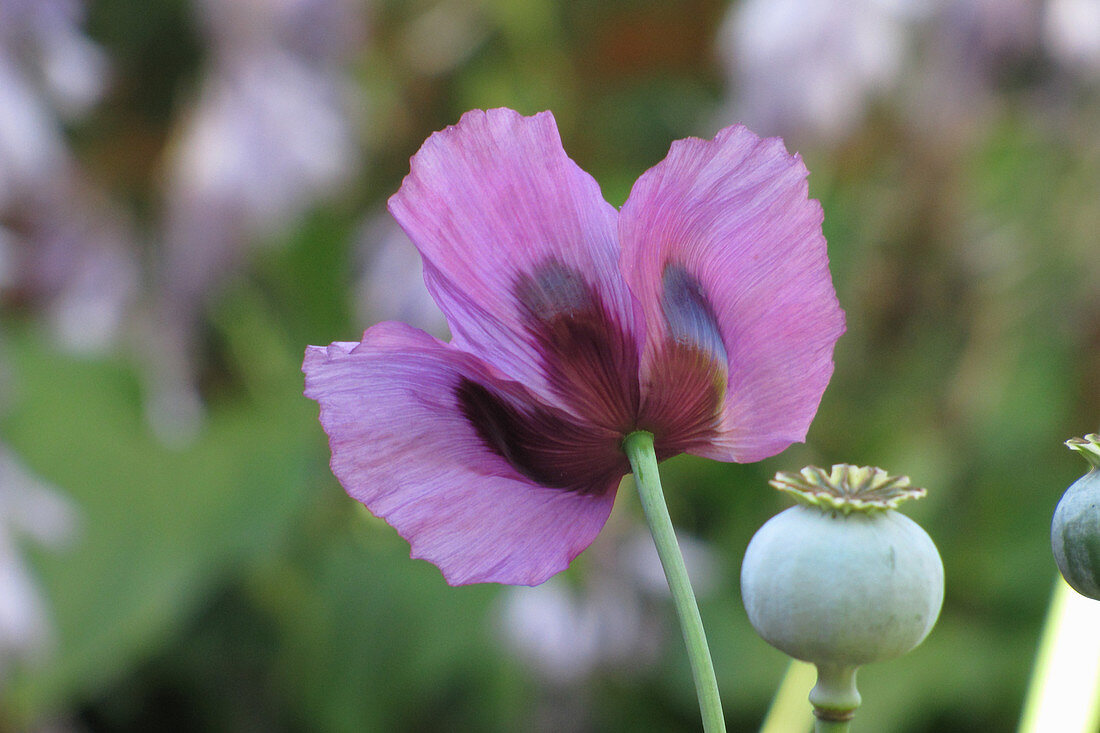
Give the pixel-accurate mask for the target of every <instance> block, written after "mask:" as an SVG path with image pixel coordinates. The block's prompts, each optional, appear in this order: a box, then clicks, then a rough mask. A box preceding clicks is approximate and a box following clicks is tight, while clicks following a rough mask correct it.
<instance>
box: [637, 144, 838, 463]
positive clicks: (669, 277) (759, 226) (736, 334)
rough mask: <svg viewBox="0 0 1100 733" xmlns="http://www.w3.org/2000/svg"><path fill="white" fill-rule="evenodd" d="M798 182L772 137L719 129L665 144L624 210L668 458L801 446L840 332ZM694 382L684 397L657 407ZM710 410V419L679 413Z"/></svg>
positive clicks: (750, 456) (652, 391) (739, 457)
mask: <svg viewBox="0 0 1100 733" xmlns="http://www.w3.org/2000/svg"><path fill="white" fill-rule="evenodd" d="M806 175H807V171H806V168H805V166H804V165H803V164H802V160H801V159H800V158H799V157H798V156H797V155H790V154H789V153H787V151H786V149H785V148H784V147H783V143H782V141H781V140H779V139H778V138H770V139H766V140H764V139H761V138H759V137H757V136H756V135H754V134H753V133H752V132H750V131H749V130H747V129H745V128H744V127H741V126H734V127H728V128H726V129H724V130H722V131H721V132H719V133H718V135H717V136H716V137H715V138H714V139H713V140H701V139H697V138H688V139H686V140H679V141H677V142H674V143H673V144H672V148H671V149H670V151H669V154H668V157H666V158H665V159H664V160H663V161H662V162H661V163H659V164H658V165H656V166H654V167H653V168H651V169H650V170H649V171H647V172H646V173H645V174H643V175H642V176H641V178H639V179H638V181H637V183H636V184H635V185H634V188H633V190H632V191H631V193H630V197H629V198H628V199H627V202H626V203H625V204H624V206H623V208H622V212H621V215H620V219H619V231H620V240H621V242H622V247H623V254H622V260H621V262H622V268H623V274H624V277H625V278H626V281H627V283H628V285H629V286H630V289H631V291H632V292H633V293H634V295H635V296H636V297H637V298H638V299H639V301H640V302H641V306H642V309H643V311H644V314H645V315H644V317H645V322H646V328H647V334H646V339H647V341H646V346H645V355H644V357H643V367H642V369H643V378H642V391H643V397H642V399H643V410H642V412H643V415H647V416H648V419H650V420H651V421H656V422H657V423H658V424H659V426H658V427H660V426H661V425H665V424H668V425H672V426H673V432H674V433H675V432H676V431H680V432H681V433H684V431H687V432H686V433H685V435H686V436H687V437H686V438H685V439H684V440H681V442H679V443H677V444H676V445H675V446H674V450H673V452H675V451H676V450H685V451H688V452H692V453H696V454H698V455H703V456H707V457H710V458H715V459H718V460H726V461H728V460H735V461H741V462H749V461H757V460H760V459H762V458H765V457H767V456H771V455H774V454H776V453H778V452H779V451H781V450H783V449H784V448H786V447H787V446H788V445H790V444H791V443H792V442H796V441H801V440H804V439H805V436H806V431H807V430H808V428H809V425H810V421H811V420H812V419H813V416H814V413H815V412H816V411H817V406H818V403H819V401H820V399H821V395H822V393H823V392H824V390H825V386H826V385H827V384H828V381H829V377H830V376H831V375H832V371H833V361H832V352H833V346H834V344H835V343H836V340H837V339H838V338H839V337H840V335H841V334H842V333H843V332H844V313H843V311H841V309H840V306H839V304H838V303H837V298H836V292H835V291H834V289H833V284H832V279H831V276H830V274H829V267H828V257H827V254H826V251H825V238H824V236H823V234H822V231H821V221H822V212H821V206H820V204H818V202H817V201H813V200H809V199H808V198H807V183H806ZM693 382H694V383H695V384H698V385H703V386H702V387H701V388H695V392H694V394H695V399H694V400H685V399H678V400H676V401H671V400H669V399H668V397H667V396H668V394H673V393H677V392H678V391H679V392H682V391H683V385H685V384H691V383H693ZM707 385H710V386H707ZM714 389H719V390H720V392H721V393H722V394H721V396H720V398H718V399H710V398H708V397H707V394H708V391H707V390H714ZM677 404H685V405H686V407H685V408H682V409H681V408H677V407H676V405H677ZM708 405H709V408H708ZM707 409H711V410H712V411H713V413H712V419H711V422H709V423H707V422H705V421H704V422H703V423H700V422H699V421H698V419H697V418H694V417H692V416H691V414H689V413H691V412H692V411H695V412H697V413H703V414H705V413H706V411H707ZM654 413H660V415H659V419H658V417H654ZM685 426H688V427H685ZM657 437H658V440H660V438H661V436H660V435H659V434H658V436H657ZM677 437H679V434H676V435H672V436H670V439H671V438H677ZM674 442H675V441H674ZM666 449H667V446H666Z"/></svg>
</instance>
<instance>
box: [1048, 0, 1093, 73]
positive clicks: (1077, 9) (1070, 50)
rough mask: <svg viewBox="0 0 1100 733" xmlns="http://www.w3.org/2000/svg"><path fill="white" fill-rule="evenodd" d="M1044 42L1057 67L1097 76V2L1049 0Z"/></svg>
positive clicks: (1089, 0)
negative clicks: (1061, 65) (1062, 66)
mask: <svg viewBox="0 0 1100 733" xmlns="http://www.w3.org/2000/svg"><path fill="white" fill-rule="evenodd" d="M1043 41H1044V43H1045V44H1046V46H1047V48H1048V49H1049V51H1050V54H1051V55H1052V56H1053V57H1054V58H1055V59H1057V60H1058V62H1059V63H1061V64H1063V65H1065V66H1066V67H1068V68H1071V69H1075V70H1078V71H1080V72H1082V73H1084V74H1088V75H1092V76H1096V75H1100V0H1050V2H1049V3H1048V4H1047V12H1046V17H1045V19H1044V22H1043Z"/></svg>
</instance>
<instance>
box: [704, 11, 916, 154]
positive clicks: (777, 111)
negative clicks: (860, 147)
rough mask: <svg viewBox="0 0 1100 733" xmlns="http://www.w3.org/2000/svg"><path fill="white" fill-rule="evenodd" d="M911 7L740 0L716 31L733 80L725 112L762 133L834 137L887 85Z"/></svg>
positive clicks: (893, 78)
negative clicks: (731, 94) (730, 98)
mask: <svg viewBox="0 0 1100 733" xmlns="http://www.w3.org/2000/svg"><path fill="white" fill-rule="evenodd" d="M917 11H918V7H917V5H916V1H915V0H914V1H913V2H907V1H906V0H825V1H824V2H823V1H821V0H746V2H742V3H738V4H735V5H734V6H733V8H732V9H731V11H730V13H729V15H728V16H727V18H726V20H725V22H724V24H723V26H722V29H721V31H720V33H719V37H718V39H717V43H718V50H719V53H720V55H721V58H722V61H723V63H724V66H725V68H726V72H727V76H728V78H729V80H730V83H731V85H732V86H733V87H734V91H733V100H732V101H731V103H730V109H729V111H728V112H727V113H726V114H727V115H731V117H730V119H736V120H737V121H741V122H744V123H745V124H747V125H748V126H749V127H752V128H753V129H756V130H759V131H760V132H761V133H762V134H765V135H784V136H786V135H790V134H792V133H800V134H809V135H811V136H813V137H815V138H817V137H820V138H824V139H825V140H835V139H837V138H841V137H843V136H844V135H846V134H848V133H849V132H850V131H851V129H852V128H853V127H854V126H856V125H858V124H860V123H861V122H862V121H863V116H864V114H865V112H866V109H867V106H868V104H869V103H870V102H871V101H872V100H874V99H876V98H877V97H878V96H879V95H881V94H882V93H884V92H886V91H889V90H890V89H892V88H893V87H894V86H895V85H896V83H897V81H898V78H899V75H900V73H901V71H902V67H903V64H904V62H905V58H906V54H907V52H908V44H909V37H908V26H909V25H910V23H911V22H912V21H913V18H914V16H915V15H916V13H917Z"/></svg>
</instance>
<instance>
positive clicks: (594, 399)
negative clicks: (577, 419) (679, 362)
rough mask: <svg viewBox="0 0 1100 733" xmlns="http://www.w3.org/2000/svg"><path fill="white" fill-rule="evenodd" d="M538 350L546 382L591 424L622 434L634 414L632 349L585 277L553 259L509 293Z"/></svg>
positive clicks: (635, 370) (520, 279) (634, 360)
mask: <svg viewBox="0 0 1100 733" xmlns="http://www.w3.org/2000/svg"><path fill="white" fill-rule="evenodd" d="M513 292H514V293H515V297H516V302H517V306H518V308H519V311H520V317H521V319H522V321H523V324H524V326H525V327H526V329H527V332H528V334H530V336H531V338H532V339H533V340H534V342H535V343H536V344H537V345H538V347H539V350H540V351H541V355H542V367H543V371H544V373H545V375H546V379H547V382H548V384H549V386H550V388H551V389H552V390H553V391H554V394H555V396H556V397H558V399H560V400H561V401H562V403H563V404H565V405H566V406H568V407H569V408H570V409H572V410H573V411H574V412H576V413H577V414H578V415H581V416H583V417H585V418H586V419H588V420H590V421H591V422H592V423H593V424H595V425H598V426H601V427H604V428H608V429H611V430H616V431H619V432H625V431H628V430H630V429H631V428H632V426H633V424H634V419H635V418H636V416H637V414H638V406H639V404H640V401H641V398H640V389H639V386H638V347H637V344H636V343H635V341H634V337H633V336H632V335H631V334H630V333H629V331H628V330H627V329H626V328H625V327H624V326H623V325H622V324H621V323H619V322H618V320H617V318H616V316H615V315H614V314H612V313H611V311H609V310H608V308H607V306H606V304H605V303H604V301H603V298H602V297H601V295H600V292H599V290H598V289H597V288H596V287H595V286H594V285H592V284H591V283H589V282H588V280H587V279H586V278H585V276H584V275H583V274H582V273H581V272H579V271H577V270H576V269H573V268H571V267H568V266H566V265H564V264H562V263H561V262H558V261H556V260H547V261H545V262H543V263H541V264H540V265H538V266H537V267H536V268H535V269H534V271H533V272H531V273H523V274H521V275H520V276H519V277H518V278H517V279H516V283H515V286H514V288H513Z"/></svg>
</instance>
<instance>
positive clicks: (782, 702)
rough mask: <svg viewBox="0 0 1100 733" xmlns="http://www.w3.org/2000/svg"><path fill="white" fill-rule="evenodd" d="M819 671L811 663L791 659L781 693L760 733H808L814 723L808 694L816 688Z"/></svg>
mask: <svg viewBox="0 0 1100 733" xmlns="http://www.w3.org/2000/svg"><path fill="white" fill-rule="evenodd" d="M816 676H817V670H816V669H815V668H814V665H812V664H810V663H809V662H803V661H800V660H798V659H792V660H791V662H790V664H788V665H787V672H786V673H785V674H784V675H783V681H782V682H780V683H779V689H778V690H776V692H775V697H774V698H773V699H772V704H771V706H770V707H769V708H768V714H767V715H765V716H764V722H763V724H762V725H761V726H760V733H792V731H808V730H810V728H811V727H812V725H813V723H811V722H810V721H812V720H814V717H813V715H811V710H812V708H811V707H810V703H809V701H807V700H806V690H808V689H810V688H811V687H813V686H814V679H815V678H816Z"/></svg>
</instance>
